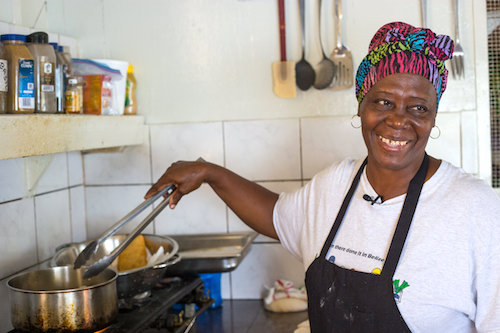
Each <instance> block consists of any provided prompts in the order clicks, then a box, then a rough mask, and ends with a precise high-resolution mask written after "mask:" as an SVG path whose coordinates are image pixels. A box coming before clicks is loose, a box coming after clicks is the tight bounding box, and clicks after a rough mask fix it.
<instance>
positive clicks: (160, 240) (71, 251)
mask: <svg viewBox="0 0 500 333" xmlns="http://www.w3.org/2000/svg"><path fill="white" fill-rule="evenodd" d="M143 236H144V241H145V243H146V247H147V248H148V250H149V252H151V253H156V252H157V251H158V249H159V248H160V246H162V247H163V250H164V251H165V253H166V254H168V255H167V257H166V258H165V260H164V261H163V262H162V263H159V264H155V265H147V266H144V267H139V268H135V269H131V270H127V271H121V272H118V278H117V280H116V287H117V291H118V298H120V299H124V298H130V297H133V296H135V295H138V294H140V293H143V292H146V291H149V290H151V288H153V286H154V285H155V284H156V283H157V282H158V280H160V279H161V278H162V277H163V276H164V275H165V272H166V271H167V269H168V267H170V266H172V265H175V264H176V263H177V262H179V260H180V259H181V258H180V256H179V255H178V254H177V252H178V251H179V245H178V244H177V242H176V241H175V240H174V239H173V238H171V237H167V236H158V235H150V234H143ZM126 238H127V235H114V236H111V237H109V238H108V239H106V240H105V241H104V242H102V243H101V245H100V246H99V248H98V249H97V252H96V254H95V257H94V258H92V259H93V260H92V259H91V260H89V263H90V264H91V263H92V262H93V261H95V260H96V259H99V258H101V257H103V256H105V255H108V254H110V253H111V252H112V251H113V250H114V249H115V248H116V247H117V246H118V245H120V243H121V242H123V241H124V240H125V239H126ZM88 243H89V242H85V243H69V244H64V245H61V246H59V247H58V248H57V251H56V254H55V255H54V256H53V257H52V260H51V262H50V265H51V266H66V265H73V263H74V262H75V259H76V257H77V256H78V254H79V253H80V252H81V251H83V249H84V248H85V247H86V246H87V244H88ZM110 267H111V266H110Z"/></svg>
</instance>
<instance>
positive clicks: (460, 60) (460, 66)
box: [450, 0, 465, 80]
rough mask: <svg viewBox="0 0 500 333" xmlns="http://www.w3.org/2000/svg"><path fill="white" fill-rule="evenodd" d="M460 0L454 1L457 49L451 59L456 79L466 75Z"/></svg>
mask: <svg viewBox="0 0 500 333" xmlns="http://www.w3.org/2000/svg"><path fill="white" fill-rule="evenodd" d="M458 4H459V3H458V0H455V1H454V5H455V6H454V10H455V51H454V52H453V57H452V58H451V60H450V64H451V75H452V76H453V78H454V79H456V80H459V79H463V78H464V77H465V73H464V72H465V71H464V57H465V55H464V50H463V48H462V45H460V28H459V25H460V24H459V20H458V16H459V7H458Z"/></svg>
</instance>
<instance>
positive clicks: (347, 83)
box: [330, 0, 353, 90]
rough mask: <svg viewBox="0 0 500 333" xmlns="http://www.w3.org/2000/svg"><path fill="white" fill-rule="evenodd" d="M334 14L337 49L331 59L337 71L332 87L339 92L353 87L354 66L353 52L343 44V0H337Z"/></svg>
mask: <svg viewBox="0 0 500 333" xmlns="http://www.w3.org/2000/svg"><path fill="white" fill-rule="evenodd" d="M334 12H335V18H336V21H337V47H335V48H334V49H333V51H332V53H331V54H330V59H331V60H332V61H333V63H334V64H335V67H336V69H337V70H336V71H335V75H334V78H333V81H332V84H331V86H330V87H331V88H332V89H333V90H338V89H347V88H350V87H352V85H353V64H352V54H351V51H350V50H349V49H348V48H347V47H346V46H345V45H344V44H342V0H335V4H334Z"/></svg>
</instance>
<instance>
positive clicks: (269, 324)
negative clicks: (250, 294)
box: [191, 300, 307, 333]
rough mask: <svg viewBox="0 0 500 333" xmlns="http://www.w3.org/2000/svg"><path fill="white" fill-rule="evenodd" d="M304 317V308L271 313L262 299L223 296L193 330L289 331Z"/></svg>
mask: <svg viewBox="0 0 500 333" xmlns="http://www.w3.org/2000/svg"><path fill="white" fill-rule="evenodd" d="M306 319H307V311H302V312H293V313H274V312H269V311H266V310H265V309H264V306H263V304H262V300H224V301H223V303H222V306H221V307H218V308H214V309H208V310H207V311H205V312H204V313H203V314H201V315H200V317H199V318H197V320H196V324H195V325H194V327H193V329H192V330H191V332H194V333H233V332H234V333H252V332H255V333H264V332H273V333H292V332H293V331H294V330H295V329H296V328H297V325H298V324H299V323H301V322H302V321H304V320H306Z"/></svg>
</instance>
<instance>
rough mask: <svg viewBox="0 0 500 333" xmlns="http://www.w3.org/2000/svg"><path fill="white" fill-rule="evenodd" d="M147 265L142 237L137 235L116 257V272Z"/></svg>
mask: <svg viewBox="0 0 500 333" xmlns="http://www.w3.org/2000/svg"><path fill="white" fill-rule="evenodd" d="M147 263H148V260H147V253H146V243H145V241H144V236H142V235H139V236H137V237H136V238H134V240H133V241H132V242H131V243H130V244H129V245H128V246H127V247H126V248H125V250H123V252H122V253H120V255H119V256H118V271H119V272H121V271H127V270H129V269H134V268H138V267H143V266H146V265H147Z"/></svg>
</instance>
